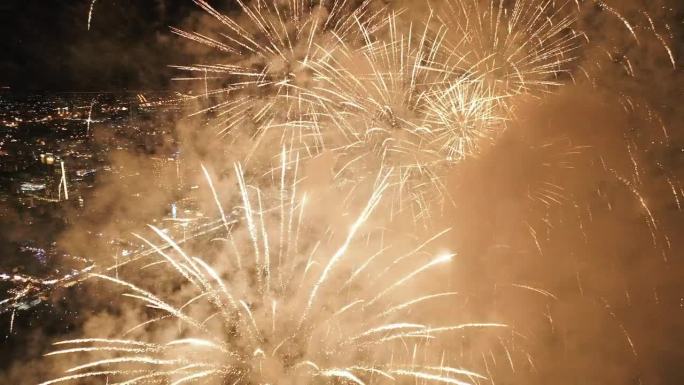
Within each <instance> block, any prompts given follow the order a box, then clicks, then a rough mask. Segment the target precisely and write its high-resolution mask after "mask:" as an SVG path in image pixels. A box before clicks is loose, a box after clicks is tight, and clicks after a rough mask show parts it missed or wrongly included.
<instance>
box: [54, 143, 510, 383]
mask: <svg viewBox="0 0 684 385" xmlns="http://www.w3.org/2000/svg"><path fill="white" fill-rule="evenodd" d="M282 160H283V163H282V167H281V170H280V171H281V173H282V174H281V185H280V186H278V188H277V190H279V191H280V193H279V194H276V195H279V196H278V197H275V198H274V199H267V198H268V196H267V195H265V194H264V193H263V192H262V191H261V190H260V189H257V188H255V187H253V186H250V185H248V184H247V183H246V181H245V178H244V176H243V171H242V168H241V166H240V165H236V175H237V180H238V190H239V192H240V195H241V199H242V205H241V207H242V208H241V216H242V218H243V228H235V227H231V226H230V225H229V224H228V223H227V222H226V231H227V233H228V234H227V235H228V237H227V238H226V240H227V241H229V242H231V243H233V245H232V247H233V249H232V250H234V252H233V253H232V254H233V255H232V256H231V257H230V258H226V257H225V256H224V257H221V258H220V259H217V260H216V261H214V263H213V266H212V264H210V263H209V262H208V261H205V260H203V259H200V258H197V257H193V256H191V255H190V254H189V253H187V252H186V251H184V250H183V249H182V248H180V246H179V245H178V244H177V243H176V242H174V241H173V240H172V239H171V238H170V237H169V236H168V235H166V234H165V233H164V231H163V230H162V229H157V228H153V230H154V232H155V233H156V234H157V235H158V236H159V237H160V238H161V239H162V240H163V241H164V243H165V244H167V245H168V246H169V249H167V250H162V249H161V248H160V247H156V248H157V251H158V256H159V257H160V261H161V262H163V264H164V265H166V266H168V267H169V268H170V269H171V270H172V271H174V272H175V273H176V274H178V275H179V277H180V278H181V279H182V280H183V281H184V282H185V283H184V285H183V287H184V289H183V292H184V293H182V294H181V293H176V294H175V295H174V298H173V299H168V300H167V299H164V298H163V297H162V296H159V295H156V294H155V293H154V290H152V289H145V288H143V287H142V286H139V285H136V284H134V283H132V282H129V281H125V280H122V279H117V278H115V277H111V276H108V275H100V274H97V275H95V277H97V278H99V279H102V280H104V281H107V282H110V283H113V284H115V285H117V286H119V287H121V288H123V289H124V290H125V291H126V292H127V294H126V296H128V297H132V298H135V299H137V300H139V301H140V302H141V303H142V304H144V305H145V306H147V307H148V308H151V309H154V311H155V313H157V315H156V316H154V317H153V318H152V319H149V320H145V321H144V322H143V323H141V324H139V325H138V326H136V327H134V328H132V329H131V330H129V333H131V334H134V331H135V330H137V329H141V328H145V329H147V330H148V331H149V330H150V328H161V327H162V326H163V325H164V324H167V323H171V324H173V325H176V326H172V327H171V329H174V330H175V329H176V328H177V327H178V328H179V329H177V333H176V334H177V335H176V337H175V338H171V339H169V340H164V341H148V340H136V339H130V338H128V337H127V336H125V335H124V336H121V337H119V338H116V339H107V338H83V339H77V340H69V341H62V342H58V343H57V344H56V346H57V347H58V348H59V350H56V351H54V352H52V353H50V354H49V355H63V354H75V353H95V354H100V355H102V357H100V358H97V359H95V360H94V361H90V362H86V363H83V364H80V365H77V366H74V367H72V368H70V369H69V370H67V374H66V375H64V376H63V377H60V378H57V379H55V380H51V381H47V382H44V383H43V384H44V385H48V384H53V383H58V382H64V381H71V380H74V381H75V380H80V379H84V378H89V377H107V378H108V379H109V380H110V381H111V380H112V379H116V380H117V381H121V383H127V384H136V383H146V382H149V381H152V382H169V383H174V384H180V383H185V382H189V381H191V380H205V381H209V380H211V379H219V380H220V381H223V382H226V381H227V382H231V383H238V384H239V383H255V382H258V383H276V382H277V383H283V382H287V383H293V384H294V383H302V382H307V383H310V382H318V381H322V382H330V383H335V382H337V381H343V382H354V383H357V384H371V383H384V382H388V381H390V382H401V381H402V379H406V378H407V379H414V380H419V379H422V380H426V381H428V382H430V383H447V384H469V383H472V382H473V381H475V380H478V379H486V378H485V377H484V376H483V375H482V374H478V373H476V372H473V371H470V370H466V369H462V368H458V367H455V366H451V365H450V364H449V362H450V361H452V360H451V358H450V355H449V354H448V352H447V351H446V350H445V346H444V345H442V344H441V343H440V342H439V341H440V340H442V339H443V338H444V337H445V336H448V335H450V334H453V333H463V332H465V331H466V330H467V329H481V328H495V329H496V328H503V327H505V325H503V324H500V323H462V324H448V323H447V324H435V321H434V319H435V318H441V317H432V319H428V318H426V317H424V316H421V314H420V313H421V312H417V310H418V309H424V310H425V309H430V307H429V305H430V304H431V303H432V304H434V303H435V302H436V301H439V300H440V299H444V298H449V297H453V296H455V295H456V293H453V292H450V291H436V292H435V291H431V292H430V291H427V292H421V290H418V288H419V287H420V286H421V285H418V283H419V282H420V278H421V276H423V275H425V274H427V273H428V272H432V274H434V273H435V270H436V269H437V268H438V267H439V266H441V265H444V264H445V263H449V262H450V261H451V260H452V258H453V256H454V255H453V254H450V253H448V252H437V253H434V252H430V249H432V248H433V246H432V245H433V243H434V242H435V240H436V239H438V238H440V237H441V236H443V235H444V234H446V232H447V231H448V229H447V230H444V231H442V232H440V233H438V234H436V235H434V236H432V237H430V238H428V239H427V240H424V241H420V242H418V243H417V246H415V245H414V246H413V247H412V249H411V250H410V251H408V252H406V251H405V250H406V249H405V250H404V251H403V252H401V253H397V251H398V250H397V248H396V247H395V245H392V244H388V243H386V242H385V241H384V239H385V235H384V234H382V232H380V233H378V232H377V231H372V230H369V229H368V227H369V226H368V225H367V223H368V221H369V220H370V218H371V217H372V215H373V212H374V210H375V209H376V207H377V206H378V204H379V203H380V201H381V199H382V196H383V194H384V192H385V190H386V189H387V185H388V183H387V174H386V173H383V174H380V175H379V176H378V181H377V185H376V187H375V188H374V189H373V191H372V192H371V194H370V198H369V199H368V200H367V201H366V203H365V205H364V207H362V208H361V209H360V213H359V214H358V215H357V216H355V217H354V219H353V221H351V223H350V224H349V226H348V227H347V228H346V229H345V230H344V231H342V232H341V233H337V232H336V231H335V227H330V226H329V227H327V228H321V225H323V223H320V222H319V221H316V223H309V224H307V218H306V217H307V210H306V209H305V205H308V204H311V203H309V200H311V198H308V199H307V198H306V195H305V194H300V195H297V191H296V189H297V184H296V179H295V180H293V179H294V176H293V175H289V174H288V169H290V170H291V166H290V167H288V164H289V162H290V161H292V160H293V159H291V157H290V155H288V154H286V153H284V155H283V158H282ZM205 171H206V170H205ZM286 180H287V181H290V182H284V181H286ZM210 187H211V189H212V192H213V194H214V196H215V197H216V199H217V201H218V200H219V193H218V192H217V191H216V190H214V187H213V184H212V183H211V182H210ZM283 191H285V193H284V195H286V196H285V197H283ZM284 198H285V199H284ZM267 201H273V202H275V203H276V205H275V206H274V207H273V209H269V208H267V207H266V204H267ZM221 212H222V211H221ZM222 217H224V216H222ZM312 232H314V233H320V237H319V240H318V241H316V242H312V240H311V239H309V238H310V235H311V233H312ZM305 233H307V234H309V236H307V237H304V234H305ZM243 237H244V238H243ZM236 238H237V239H243V240H244V242H240V241H238V242H237V243H235V239H236ZM150 244H152V242H150ZM154 265H157V266H158V265H159V264H154ZM219 267H220V268H219ZM147 286H149V285H147ZM180 297H183V298H185V299H183V300H181V298H180ZM179 300H181V302H180V303H176V302H178V301H179ZM426 306H427V307H426ZM167 327H168V325H167Z"/></svg>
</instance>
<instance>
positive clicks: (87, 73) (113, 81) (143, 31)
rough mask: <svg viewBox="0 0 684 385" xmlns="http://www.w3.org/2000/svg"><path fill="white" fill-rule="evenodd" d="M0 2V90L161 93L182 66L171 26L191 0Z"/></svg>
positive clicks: (187, 10)
mask: <svg viewBox="0 0 684 385" xmlns="http://www.w3.org/2000/svg"><path fill="white" fill-rule="evenodd" d="M89 9H90V1H89V0H81V1H54V0H28V1H27V0H2V1H0V31H2V38H1V39H0V52H2V54H1V55H0V57H1V59H0V86H2V87H11V89H12V90H13V91H18V92H21V91H121V90H136V89H147V90H149V89H161V88H164V87H165V86H166V85H167V84H168V82H169V78H170V76H169V73H167V71H164V70H163V69H164V68H166V66H167V65H168V64H174V63H177V62H178V60H179V59H182V57H181V55H179V53H178V52H177V50H174V40H176V39H177V38H176V37H175V36H173V35H172V34H171V33H169V26H170V25H177V24H178V23H181V22H182V21H183V20H184V18H186V17H187V16H188V14H189V13H191V12H192V11H193V10H196V7H195V6H194V4H193V3H192V2H191V1H173V2H172V1H165V0H114V1H112V0H98V1H96V3H95V10H94V12H93V18H92V25H91V30H90V31H88V30H87V23H88V11H89Z"/></svg>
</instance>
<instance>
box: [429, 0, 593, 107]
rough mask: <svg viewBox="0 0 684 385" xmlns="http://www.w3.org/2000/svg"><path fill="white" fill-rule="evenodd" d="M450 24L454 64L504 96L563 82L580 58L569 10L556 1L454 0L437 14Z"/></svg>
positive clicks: (450, 42) (573, 19) (539, 89)
mask: <svg viewBox="0 0 684 385" xmlns="http://www.w3.org/2000/svg"><path fill="white" fill-rule="evenodd" d="M435 14H436V15H437V20H439V22H440V24H439V26H438V28H442V25H447V26H449V30H448V33H447V38H446V39H445V44H446V45H447V46H448V48H447V49H448V52H449V54H450V56H451V57H450V58H448V60H449V61H450V62H452V63H453V65H454V66H456V67H458V68H459V69H460V70H461V71H462V72H463V73H466V74H475V76H481V77H483V78H484V79H486V81H487V82H488V84H489V85H490V86H492V87H494V88H495V89H496V90H497V91H496V92H497V93H500V94H528V93H538V92H540V91H545V90H547V89H549V87H553V86H558V85H560V84H562V83H563V77H564V75H565V77H567V75H568V74H570V73H571V69H572V67H571V66H570V64H572V63H573V62H574V61H575V59H576V56H577V55H578V54H579V53H578V50H579V48H580V45H581V44H580V43H581V41H580V35H579V34H578V33H576V32H574V31H573V30H572V27H573V23H574V21H575V18H576V16H575V15H574V14H573V13H572V12H571V9H570V7H569V6H564V5H557V4H556V3H555V2H553V1H551V0H546V1H544V0H543V1H538V0H516V1H503V0H489V1H480V0H448V1H445V2H443V3H441V4H440V5H439V6H438V8H437V10H436V11H435Z"/></svg>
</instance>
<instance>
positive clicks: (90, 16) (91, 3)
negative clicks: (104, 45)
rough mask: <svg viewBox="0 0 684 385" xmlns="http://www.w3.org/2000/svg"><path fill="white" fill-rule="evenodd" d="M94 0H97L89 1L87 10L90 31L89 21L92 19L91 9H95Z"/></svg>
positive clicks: (95, 0)
mask: <svg viewBox="0 0 684 385" xmlns="http://www.w3.org/2000/svg"><path fill="white" fill-rule="evenodd" d="M95 2H97V0H92V1H91V2H90V10H89V11H88V31H90V22H91V21H92V20H93V11H94V10H95Z"/></svg>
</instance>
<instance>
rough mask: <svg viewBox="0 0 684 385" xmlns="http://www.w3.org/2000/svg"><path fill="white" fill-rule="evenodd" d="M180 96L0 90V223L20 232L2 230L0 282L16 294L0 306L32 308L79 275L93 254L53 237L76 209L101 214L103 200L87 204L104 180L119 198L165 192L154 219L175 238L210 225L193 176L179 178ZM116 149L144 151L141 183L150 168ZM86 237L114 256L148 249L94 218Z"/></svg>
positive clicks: (76, 215)
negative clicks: (123, 159)
mask: <svg viewBox="0 0 684 385" xmlns="http://www.w3.org/2000/svg"><path fill="white" fill-rule="evenodd" d="M177 100H178V96H176V95H171V94H168V93H154V94H136V93H121V94H108V93H102V94H93V93H68V94H66V93H65V94H43V95H15V94H12V93H11V91H9V90H3V91H0V223H3V224H4V225H3V228H5V226H7V228H13V229H14V230H13V232H12V233H15V234H21V236H17V237H13V236H12V235H11V234H5V235H3V236H4V237H5V239H3V241H4V242H2V243H3V244H4V245H5V248H7V247H10V248H11V249H10V250H1V251H2V252H3V253H4V254H5V255H6V256H7V257H5V258H3V259H2V260H0V288H1V289H5V290H6V291H7V292H8V293H11V294H13V295H15V296H16V297H17V298H20V297H21V300H19V301H4V302H0V314H2V313H8V312H14V311H16V310H27V309H29V308H31V307H32V306H34V305H36V304H38V303H40V301H41V299H42V298H44V296H45V295H46V292H47V291H49V289H50V288H49V287H47V286H51V285H54V284H55V283H56V282H62V281H64V283H68V282H67V281H69V280H78V279H79V274H80V273H81V272H83V271H86V270H87V269H89V268H91V267H92V266H93V259H94V256H90V255H74V254H71V253H70V252H69V251H67V250H65V248H64V247H62V245H60V242H59V239H58V238H59V235H60V234H61V233H62V232H63V231H65V230H68V229H69V226H70V225H71V224H72V223H74V222H78V220H79V219H80V218H88V217H89V216H90V217H93V216H98V215H99V216H101V215H103V210H102V207H101V205H100V206H96V207H93V206H92V205H91V202H93V201H95V200H97V198H98V194H103V193H109V192H108V189H107V188H102V183H101V181H103V180H104V181H110V183H115V184H116V186H117V188H118V190H119V191H122V192H123V193H122V194H125V195H126V196H121V198H122V199H143V198H144V194H145V193H146V192H145V190H144V189H143V190H141V189H140V186H141V185H144V186H147V187H148V188H152V189H158V190H163V191H166V192H170V194H171V196H170V198H169V202H168V205H167V207H166V209H165V213H164V215H163V217H160V218H154V219H152V220H153V221H157V222H159V223H162V224H163V227H164V229H165V230H168V231H170V232H172V234H174V235H176V236H178V237H179V239H180V238H182V237H184V236H186V235H187V234H188V233H190V234H192V233H197V232H202V231H204V230H206V229H207V228H211V225H212V224H213V222H211V221H210V220H209V219H207V218H205V217H204V215H203V214H202V213H200V212H198V211H197V210H196V205H195V202H194V199H193V194H192V190H194V189H196V188H197V186H188V185H186V184H184V183H183V174H184V173H185V172H186V170H185V167H186V166H185V165H184V164H183V161H182V160H183V157H182V154H181V152H180V150H179V147H178V143H177V140H178V138H177V135H176V132H175V127H174V122H176V121H177V118H178V116H179V115H180V114H181V113H182V111H181V107H180V105H179V103H177ZM117 154H127V155H128V156H136V157H137V158H142V159H144V161H145V162H148V163H149V167H150V168H149V170H150V171H151V174H152V176H153V179H154V180H151V181H150V180H145V181H144V183H142V182H141V181H140V179H141V178H147V177H148V175H144V176H141V175H140V172H139V169H137V168H135V167H131V168H130V169H129V168H127V167H126V166H125V164H117V163H116V162H112V159H113V158H115V157H116V156H117ZM111 181H114V182H111ZM150 182H151V184H150ZM98 187H100V188H98ZM104 214H107V213H106V212H105V213H104ZM106 219H107V218H105V220H106ZM116 220H117V221H119V222H121V221H125V220H126V218H119V217H117V218H116ZM132 224H133V222H132V223H131V225H132ZM118 225H120V227H121V228H125V226H126V225H127V224H126V223H118ZM10 226H11V227H10ZM160 226H162V225H160ZM85 238H86V239H89V241H90V242H99V243H100V244H101V245H106V246H107V247H106V249H108V250H111V251H112V254H113V255H112V260H111V266H115V265H116V264H117V263H120V261H119V260H117V258H122V259H125V258H128V257H133V256H135V255H136V253H141V252H144V251H145V247H144V246H143V245H142V244H141V242H140V241H138V240H135V239H134V238H133V237H128V238H111V235H109V234H103V233H100V232H98V230H97V228H93V229H92V232H91V233H89V234H85ZM93 249H97V248H93ZM99 249H104V248H99ZM108 266H109V265H105V266H101V267H102V268H107V267H108ZM19 290H24V291H25V292H24V293H19V292H18V291H19ZM41 296H42V297H41ZM2 300H6V298H2V299H0V301H2Z"/></svg>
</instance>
